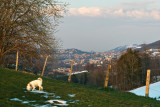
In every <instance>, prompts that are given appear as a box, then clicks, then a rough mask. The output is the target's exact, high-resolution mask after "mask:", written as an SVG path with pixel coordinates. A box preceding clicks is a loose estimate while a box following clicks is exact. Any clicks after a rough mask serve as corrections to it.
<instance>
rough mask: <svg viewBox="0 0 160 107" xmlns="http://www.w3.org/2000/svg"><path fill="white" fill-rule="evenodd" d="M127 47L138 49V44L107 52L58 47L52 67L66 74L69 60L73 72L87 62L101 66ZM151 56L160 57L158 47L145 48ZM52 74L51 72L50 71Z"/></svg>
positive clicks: (115, 58)
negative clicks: (55, 61)
mask: <svg viewBox="0 0 160 107" xmlns="http://www.w3.org/2000/svg"><path fill="white" fill-rule="evenodd" d="M127 48H132V49H140V48H141V47H140V46H138V45H133V46H123V47H117V48H115V49H113V50H110V51H107V52H84V51H81V50H78V49H60V50H59V51H58V54H57V56H56V58H57V61H58V63H57V66H56V67H55V68H54V69H53V71H54V72H55V71H56V72H59V73H63V74H68V73H69V70H70V68H71V62H72V60H74V63H73V66H74V67H73V72H79V71H83V70H85V66H86V65H87V64H94V65H96V66H101V65H102V64H104V63H106V62H108V63H110V62H111V61H114V60H117V59H118V58H119V57H120V56H121V55H122V54H123V53H124V52H125V51H126V49H127ZM145 52H146V53H147V54H149V55H150V56H151V57H153V58H154V57H160V49H148V50H145ZM50 74H52V72H50Z"/></svg>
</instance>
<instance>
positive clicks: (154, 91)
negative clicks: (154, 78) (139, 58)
mask: <svg viewBox="0 0 160 107" xmlns="http://www.w3.org/2000/svg"><path fill="white" fill-rule="evenodd" d="M145 91H146V86H143V87H140V88H137V89H134V90H131V91H129V92H131V93H134V94H136V95H139V96H145ZM149 97H151V98H156V99H157V100H160V82H156V83H153V84H150V86H149Z"/></svg>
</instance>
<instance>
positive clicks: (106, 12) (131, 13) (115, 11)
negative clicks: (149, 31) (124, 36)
mask: <svg viewBox="0 0 160 107" xmlns="http://www.w3.org/2000/svg"><path fill="white" fill-rule="evenodd" d="M69 15H71V16H72V15H73V16H89V17H129V18H136V19H154V20H160V10H158V9H157V10H145V9H124V8H100V7H81V8H70V9H69Z"/></svg>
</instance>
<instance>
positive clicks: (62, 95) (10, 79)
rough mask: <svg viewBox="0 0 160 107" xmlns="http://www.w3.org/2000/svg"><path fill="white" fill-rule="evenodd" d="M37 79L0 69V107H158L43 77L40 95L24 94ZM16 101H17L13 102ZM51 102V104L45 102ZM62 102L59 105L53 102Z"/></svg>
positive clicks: (125, 95)
mask: <svg viewBox="0 0 160 107" xmlns="http://www.w3.org/2000/svg"><path fill="white" fill-rule="evenodd" d="M37 78H38V76H36V75H31V74H27V73H24V72H20V71H18V72H17V71H14V70H8V69H1V68H0V107H10V106H11V107H22V106H23V107H25V106H27V107H28V106H44V105H47V106H52V105H53V106H54V105H56V106H57V107H58V106H69V107H79V106H81V107H88V106H91V107H93V106H94V107H109V106H110V107H158V106H159V105H160V101H156V100H155V99H150V98H145V97H139V96H136V95H134V94H131V93H124V92H118V91H114V90H111V89H95V88H91V87H86V86H82V85H79V84H73V83H66V82H63V81H57V80H52V79H47V78H43V87H44V92H47V93H34V92H28V91H26V89H25V88H26V85H27V83H28V82H29V81H31V80H34V79H37ZM15 98H17V99H19V101H15V100H14V99H15ZM51 100H54V103H53V102H52V103H49V101H51ZM56 100H60V101H63V102H64V101H65V102H66V104H64V105H63V104H61V103H60V102H58V101H56Z"/></svg>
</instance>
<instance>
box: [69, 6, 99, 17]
mask: <svg viewBox="0 0 160 107" xmlns="http://www.w3.org/2000/svg"><path fill="white" fill-rule="evenodd" d="M69 14H70V15H75V16H77V15H83V16H100V15H101V9H100V8H98V7H90V8H87V7H81V8H78V9H77V8H70V9H69Z"/></svg>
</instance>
